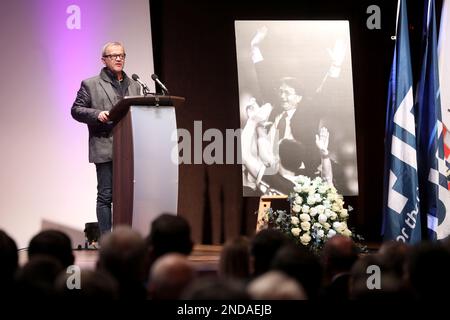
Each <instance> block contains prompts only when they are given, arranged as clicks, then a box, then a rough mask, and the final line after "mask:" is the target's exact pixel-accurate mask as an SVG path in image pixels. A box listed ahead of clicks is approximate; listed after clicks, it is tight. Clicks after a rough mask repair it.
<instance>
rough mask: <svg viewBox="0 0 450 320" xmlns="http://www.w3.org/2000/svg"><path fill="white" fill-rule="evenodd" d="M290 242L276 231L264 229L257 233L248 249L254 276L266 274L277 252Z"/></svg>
mask: <svg viewBox="0 0 450 320" xmlns="http://www.w3.org/2000/svg"><path fill="white" fill-rule="evenodd" d="M290 242H291V241H290V240H289V238H287V237H286V235H285V234H284V233H282V232H281V231H279V230H276V229H264V230H261V231H260V232H258V233H257V234H256V235H255V236H254V238H253V240H252V243H251V249H250V253H251V255H252V259H253V274H254V276H259V275H261V274H263V273H265V272H267V271H268V270H269V269H270V265H271V264H272V260H273V258H274V257H275V254H276V253H277V251H278V250H279V249H280V248H281V247H282V246H283V245H285V244H288V243H290Z"/></svg>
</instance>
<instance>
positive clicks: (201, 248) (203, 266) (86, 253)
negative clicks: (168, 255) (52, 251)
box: [19, 245, 222, 273]
mask: <svg viewBox="0 0 450 320" xmlns="http://www.w3.org/2000/svg"><path fill="white" fill-rule="evenodd" d="M221 250H222V246H218V245H195V246H194V249H193V251H192V253H191V255H190V256H189V261H191V262H192V264H193V266H194V268H195V269H196V270H197V271H198V272H202V273H215V272H217V269H218V264H219V258H220V251H221ZM98 252H99V251H98V250H95V249H88V250H87V249H82V250H78V249H76V250H73V254H74V256H75V264H76V265H78V266H79V267H80V268H81V269H87V270H89V269H94V268H95V264H96V263H97V257H98ZM27 261H28V252H27V250H22V251H20V252H19V263H20V265H24V264H25V263H26V262H27Z"/></svg>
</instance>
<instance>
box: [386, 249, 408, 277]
mask: <svg viewBox="0 0 450 320" xmlns="http://www.w3.org/2000/svg"><path fill="white" fill-rule="evenodd" d="M409 253H410V247H409V246H408V245H407V244H406V243H403V242H399V241H387V242H384V243H382V244H381V247H380V249H379V250H378V256H379V258H380V262H381V264H382V266H383V267H384V268H385V269H386V270H388V271H389V272H393V273H394V274H395V275H396V276H397V277H399V278H403V277H404V273H405V267H406V266H405V264H406V260H407V257H408V255H409Z"/></svg>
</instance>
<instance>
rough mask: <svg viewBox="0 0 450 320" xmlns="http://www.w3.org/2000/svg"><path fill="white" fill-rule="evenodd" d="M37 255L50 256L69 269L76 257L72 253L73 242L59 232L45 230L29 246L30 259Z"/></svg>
mask: <svg viewBox="0 0 450 320" xmlns="http://www.w3.org/2000/svg"><path fill="white" fill-rule="evenodd" d="M36 255H49V256H52V257H54V258H56V259H58V261H59V262H61V264H62V265H63V267H64V268H67V267H68V266H70V265H73V263H74V261H75V257H74V255H73V252H72V241H71V240H70V238H69V237H68V236H67V235H66V234H65V233H64V232H61V231H59V230H44V231H41V232H39V233H38V234H37V235H35V236H34V237H33V238H32V239H31V240H30V243H29V245H28V258H29V259H33V257H34V256H36Z"/></svg>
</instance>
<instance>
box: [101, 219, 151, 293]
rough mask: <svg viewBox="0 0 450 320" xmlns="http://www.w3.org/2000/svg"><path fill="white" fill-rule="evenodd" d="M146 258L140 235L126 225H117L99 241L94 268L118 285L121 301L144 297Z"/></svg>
mask: <svg viewBox="0 0 450 320" xmlns="http://www.w3.org/2000/svg"><path fill="white" fill-rule="evenodd" d="M145 257H146V250H145V241H144V239H143V238H142V237H141V235H140V234H139V233H138V232H136V231H134V230H132V229H131V228H130V227H129V226H119V227H117V228H115V229H114V230H113V232H111V233H109V234H107V235H105V236H103V237H102V238H101V240H100V253H99V260H98V262H97V266H98V269H99V270H100V271H105V270H106V271H107V272H109V273H110V274H111V275H112V276H113V277H114V278H115V279H116V280H117V281H118V282H119V290H120V297H121V298H122V297H123V298H144V297H145V296H146V292H145V287H144V286H143V282H144V280H145V278H146V270H145V268H146V266H145Z"/></svg>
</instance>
